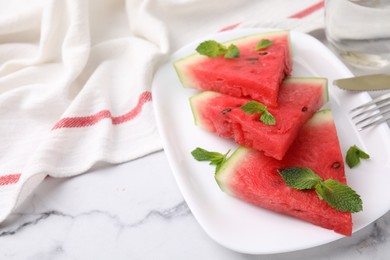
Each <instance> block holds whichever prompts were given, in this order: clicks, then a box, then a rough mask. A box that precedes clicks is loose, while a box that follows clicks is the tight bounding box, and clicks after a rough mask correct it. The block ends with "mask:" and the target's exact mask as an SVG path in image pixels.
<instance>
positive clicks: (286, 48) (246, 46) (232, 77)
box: [174, 31, 292, 106]
mask: <svg viewBox="0 0 390 260" xmlns="http://www.w3.org/2000/svg"><path fill="white" fill-rule="evenodd" d="M261 39H269V40H271V41H272V42H273V43H272V45H271V46H270V47H268V48H266V49H263V50H259V51H256V45H257V43H258V42H259V41H260V40H261ZM230 44H235V45H236V46H237V47H238V48H239V50H240V57H238V58H230V59H226V58H224V57H223V56H220V57H216V58H208V57H206V56H202V55H200V54H193V55H190V56H188V57H185V58H183V59H180V60H178V61H176V62H175V63H174V67H175V69H176V72H177V74H178V75H179V78H180V80H181V82H182V84H183V86H185V87H189V88H196V89H201V90H211V91H216V92H220V93H224V94H228V95H231V96H236V97H247V98H251V99H253V100H256V101H259V102H261V103H263V104H265V105H268V106H277V100H278V94H279V87H280V84H281V82H282V81H283V79H284V78H285V77H286V75H290V74H291V69H292V63H291V50H290V40H289V33H288V31H277V32H268V33H261V34H257V35H251V36H247V37H243V38H239V39H236V40H233V41H229V42H226V43H224V45H226V46H229V45H230Z"/></svg>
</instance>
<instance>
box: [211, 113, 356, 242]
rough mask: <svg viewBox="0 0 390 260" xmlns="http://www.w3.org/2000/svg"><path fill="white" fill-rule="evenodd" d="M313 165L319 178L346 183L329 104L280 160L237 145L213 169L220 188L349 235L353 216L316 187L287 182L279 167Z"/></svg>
mask: <svg viewBox="0 0 390 260" xmlns="http://www.w3.org/2000/svg"><path fill="white" fill-rule="evenodd" d="M295 166H297V167H306V168H310V169H312V170H313V171H314V172H315V173H317V174H318V175H320V176H321V177H322V178H323V179H328V178H332V179H334V180H337V181H340V182H342V183H344V184H345V183H346V177H345V173H344V163H343V157H342V154H341V151H340V146H339V141H338V137H337V132H336V128H335V125H334V122H333V118H332V113H331V111H330V110H322V111H319V112H317V113H315V114H314V116H313V117H312V118H311V119H310V120H309V121H308V122H307V123H306V124H305V125H304V126H303V127H302V129H301V131H300V133H299V135H298V137H297V139H296V140H295V142H294V143H293V145H292V146H291V147H290V149H289V151H288V152H287V153H286V155H285V157H284V158H283V160H281V161H279V160H275V159H273V158H270V157H267V156H265V155H264V154H263V153H262V152H259V151H257V150H254V149H250V148H245V147H239V148H238V149H237V150H236V151H235V152H234V153H233V154H232V156H231V157H230V158H229V159H228V160H227V161H226V162H225V163H224V164H223V165H222V166H221V168H220V169H219V170H218V171H217V172H216V175H215V178H216V180H217V182H218V184H219V186H220V188H221V189H222V190H223V191H224V192H226V193H228V194H230V195H232V196H235V197H238V198H240V199H242V200H244V201H247V202H249V203H252V204H255V205H257V206H260V207H263V208H267V209H270V210H273V211H276V212H280V213H284V214H287V215H291V216H294V217H297V218H299V219H302V220H305V221H308V222H311V223H313V224H315V225H318V226H321V227H324V228H327V229H331V230H334V231H335V232H337V233H340V234H343V235H346V236H350V235H351V234H352V217H351V213H349V212H341V211H338V210H336V209H334V208H332V207H330V206H329V205H328V204H327V203H326V202H324V201H323V200H320V199H319V198H318V196H317V194H316V192H315V191H314V190H305V191H299V190H296V189H293V188H290V187H288V186H287V185H286V184H285V182H284V181H283V179H282V177H281V176H280V174H279V173H278V170H280V169H285V168H289V167H295Z"/></svg>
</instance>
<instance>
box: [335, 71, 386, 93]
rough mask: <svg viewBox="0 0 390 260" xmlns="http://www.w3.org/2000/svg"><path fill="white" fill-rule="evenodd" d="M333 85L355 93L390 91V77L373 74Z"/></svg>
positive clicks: (345, 79) (341, 80) (342, 80)
mask: <svg viewBox="0 0 390 260" xmlns="http://www.w3.org/2000/svg"><path fill="white" fill-rule="evenodd" d="M333 84H334V85H336V86H338V87H339V88H341V89H345V90H353V91H370V90H386V89H390V75H387V74H373V75H365V76H357V77H352V78H344V79H337V80H334V81H333Z"/></svg>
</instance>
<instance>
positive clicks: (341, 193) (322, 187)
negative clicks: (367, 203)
mask: <svg viewBox="0 0 390 260" xmlns="http://www.w3.org/2000/svg"><path fill="white" fill-rule="evenodd" d="M279 174H280V175H281V176H282V178H283V180H284V181H285V182H286V185H287V186H289V187H291V188H294V189H297V190H305V189H315V191H316V193H317V195H318V197H319V198H320V199H321V200H324V201H325V202H326V203H327V204H328V205H329V206H331V207H332V208H335V209H337V210H339V211H342V212H351V213H355V212H359V211H361V210H363V202H362V200H361V198H360V196H359V195H358V194H357V193H356V192H355V191H354V190H353V189H352V188H351V187H349V186H348V185H345V184H343V183H341V182H339V181H336V180H333V179H327V180H325V181H324V180H323V179H322V178H321V177H320V176H319V175H317V174H316V173H315V172H313V171H312V170H311V169H309V168H301V167H292V168H287V169H284V170H281V171H279Z"/></svg>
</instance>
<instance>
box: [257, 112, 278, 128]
mask: <svg viewBox="0 0 390 260" xmlns="http://www.w3.org/2000/svg"><path fill="white" fill-rule="evenodd" d="M260 121H261V122H263V123H264V124H266V125H275V124H276V120H275V117H274V116H273V115H271V113H270V112H268V111H267V110H265V111H264V112H263V113H262V114H261V116H260Z"/></svg>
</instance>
